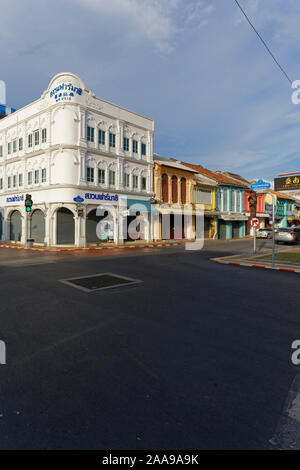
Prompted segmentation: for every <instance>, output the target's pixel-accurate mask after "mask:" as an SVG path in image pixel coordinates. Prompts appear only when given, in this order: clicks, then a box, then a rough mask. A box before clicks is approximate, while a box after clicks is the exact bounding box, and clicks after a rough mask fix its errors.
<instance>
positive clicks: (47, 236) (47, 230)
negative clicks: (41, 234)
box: [44, 204, 50, 246]
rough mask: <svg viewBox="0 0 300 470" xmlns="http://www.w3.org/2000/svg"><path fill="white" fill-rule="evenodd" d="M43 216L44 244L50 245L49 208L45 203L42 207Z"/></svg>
mask: <svg viewBox="0 0 300 470" xmlns="http://www.w3.org/2000/svg"><path fill="white" fill-rule="evenodd" d="M44 218H45V238H44V244H45V245H46V246H50V208H49V205H46V204H45V209H44Z"/></svg>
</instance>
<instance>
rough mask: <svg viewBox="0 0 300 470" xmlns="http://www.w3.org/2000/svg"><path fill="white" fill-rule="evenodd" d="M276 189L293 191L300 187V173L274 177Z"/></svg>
mask: <svg viewBox="0 0 300 470" xmlns="http://www.w3.org/2000/svg"><path fill="white" fill-rule="evenodd" d="M274 189H275V191H293V190H297V189H300V174H299V175H290V176H284V177H280V178H274Z"/></svg>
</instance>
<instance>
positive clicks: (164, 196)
mask: <svg viewBox="0 0 300 470" xmlns="http://www.w3.org/2000/svg"><path fill="white" fill-rule="evenodd" d="M161 185H162V200H163V202H169V182H168V175H166V173H164V174H163V175H162V177H161Z"/></svg>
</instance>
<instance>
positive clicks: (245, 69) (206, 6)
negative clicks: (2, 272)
mask: <svg viewBox="0 0 300 470" xmlns="http://www.w3.org/2000/svg"><path fill="white" fill-rule="evenodd" d="M239 1H240V4H241V5H242V7H243V8H244V9H245V11H246V13H247V14H248V15H249V17H250V19H251V21H253V23H254V25H255V26H256V28H257V29H258V31H259V32H260V33H261V35H262V36H263V38H264V40H265V41H266V42H267V44H268V45H269V47H270V48H271V50H272V52H273V53H274V55H275V56H276V57H277V59H278V60H279V62H280V64H281V65H282V67H283V68H284V69H285V70H286V72H287V74H288V75H289V77H290V78H291V80H292V81H294V80H300V60H299V57H300V55H299V53H300V28H299V22H300V2H299V0H239ZM0 19H1V27H0V57H1V61H0V64H1V65H0V79H2V80H4V81H5V82H6V86H7V105H9V106H12V107H16V108H21V107H22V106H24V105H26V104H28V103H30V102H31V101H34V100H36V99H38V98H39V97H40V96H41V94H42V92H43V91H44V90H45V89H46V88H47V87H48V84H49V82H50V80H51V78H52V77H53V76H54V75H56V74H57V73H59V72H72V73H75V74H76V75H78V76H79V77H80V78H81V79H82V80H83V82H84V84H85V86H86V87H87V88H90V89H91V90H92V91H93V92H94V93H95V94H96V96H98V97H99V98H103V99H105V100H107V101H111V102H113V103H116V104H118V105H120V106H123V107H125V108H128V109H131V110H133V111H135V112H137V113H140V114H143V115H145V116H148V117H150V118H152V119H154V121H155V143H154V150H155V152H156V153H159V154H161V155H164V156H166V157H173V158H176V159H178V160H180V161H187V162H191V163H196V164H201V165H204V166H206V167H208V168H210V169H212V170H224V171H231V172H235V173H239V174H241V175H243V176H244V177H245V178H247V179H253V178H265V179H267V180H272V179H273V178H274V177H275V176H276V175H277V174H279V173H284V172H296V171H299V172H300V104H299V105H295V104H293V103H292V100H291V95H292V92H293V90H292V88H291V85H290V83H289V82H288V80H287V79H286V78H285V77H284V75H283V74H282V72H281V71H280V70H279V69H278V68H277V66H276V64H275V63H274V62H273V60H272V58H271V57H270V56H269V55H268V53H267V52H266V50H265V49H264V47H263V45H262V44H261V42H260V41H259V39H258V38H257V36H256V35H255V33H254V31H253V30H252V29H251V28H250V26H249V24H248V23H247V22H246V20H245V18H244V17H243V16H242V14H241V12H240V10H239V9H238V7H237V5H236V3H235V1H234V0H51V1H50V0H26V1H24V0H0Z"/></svg>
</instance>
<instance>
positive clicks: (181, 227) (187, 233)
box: [153, 154, 197, 240]
mask: <svg viewBox="0 0 300 470" xmlns="http://www.w3.org/2000/svg"><path fill="white" fill-rule="evenodd" d="M196 173H197V172H196V171H195V170H193V169H192V168H188V167H186V166H185V165H182V164H181V163H179V162H176V161H172V160H168V159H166V158H164V157H162V156H160V155H157V154H154V173H153V177H154V182H153V183H154V184H153V187H154V198H155V202H156V206H155V208H156V211H157V212H156V214H157V216H156V217H154V223H153V235H154V239H156V240H166V239H182V238H187V239H193V238H194V233H193V222H192V209H193V208H192V203H193V201H194V175H195V174H196ZM187 205H190V206H189V207H188V206H187ZM184 211H185V215H186V216H185V217H182V214H183V213H184Z"/></svg>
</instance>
